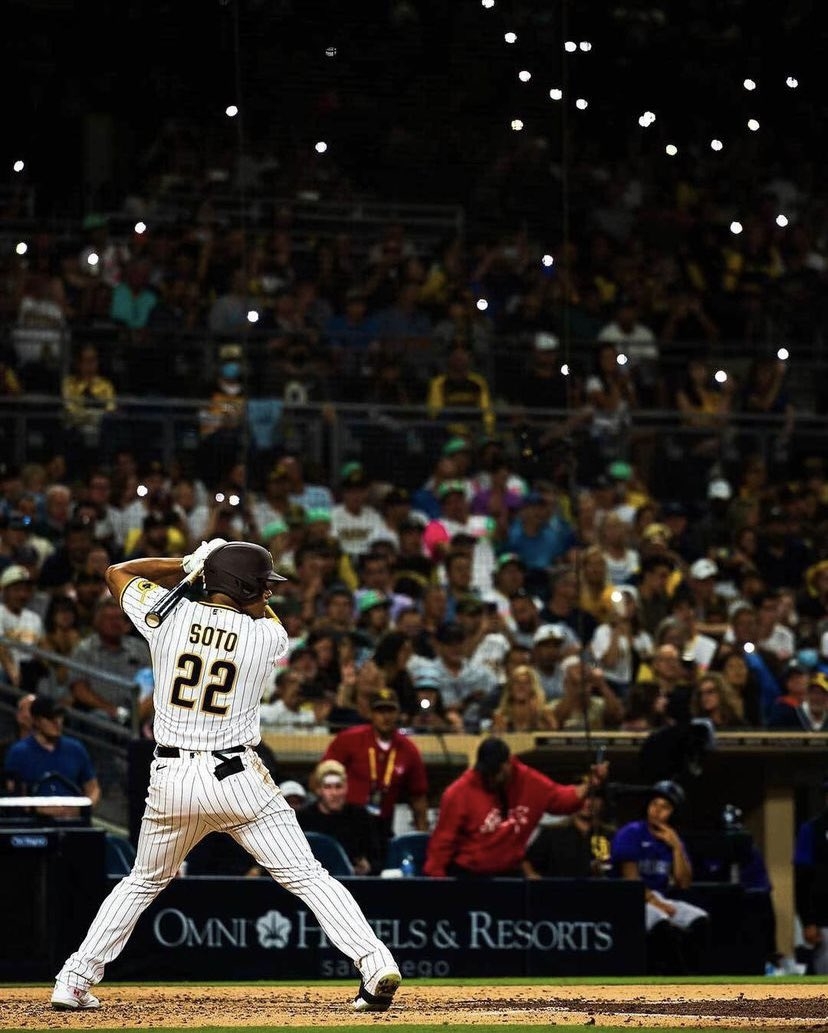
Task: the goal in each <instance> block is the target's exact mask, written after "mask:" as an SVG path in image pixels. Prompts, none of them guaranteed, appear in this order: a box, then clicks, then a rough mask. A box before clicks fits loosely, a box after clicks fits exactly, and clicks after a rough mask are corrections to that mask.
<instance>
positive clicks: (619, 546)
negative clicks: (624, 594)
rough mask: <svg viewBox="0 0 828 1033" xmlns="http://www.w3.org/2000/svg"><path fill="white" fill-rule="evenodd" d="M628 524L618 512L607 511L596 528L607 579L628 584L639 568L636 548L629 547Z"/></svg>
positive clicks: (620, 583)
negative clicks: (604, 561) (605, 565)
mask: <svg viewBox="0 0 828 1033" xmlns="http://www.w3.org/2000/svg"><path fill="white" fill-rule="evenodd" d="M629 538H630V525H629V524H628V523H626V522H625V521H624V520H623V519H622V518H621V516H619V514H618V513H607V515H606V516H605V517H604V520H603V523H602V524H601V525H600V527H599V529H598V543H599V545H600V546H601V552H602V553H603V556H604V559H605V560H606V564H607V580H608V581H609V582H610V583H611V584H613V585H626V584H629V583H630V582H631V581H632V579H633V578H634V576H635V575H636V574H637V573H638V571H639V569H640V564H641V561H640V558H639V555H638V550H637V549H632V548H630V545H629Z"/></svg>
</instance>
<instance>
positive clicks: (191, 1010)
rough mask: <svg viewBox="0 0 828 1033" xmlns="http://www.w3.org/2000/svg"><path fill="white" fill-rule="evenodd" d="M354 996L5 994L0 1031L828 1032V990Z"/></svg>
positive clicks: (284, 992) (330, 989)
mask: <svg viewBox="0 0 828 1033" xmlns="http://www.w3.org/2000/svg"><path fill="white" fill-rule="evenodd" d="M351 990H352V988H351V987H344V986H308V987H301V986H274V987H263V986H222V987H215V988H208V987H175V986H166V987H146V986H107V985H103V986H102V987H100V988H99V995H100V999H101V1009H100V1011H97V1012H88V1011H87V1012H79V1013H77V1014H67V1013H66V1012H56V1011H53V1010H52V1009H51V1008H50V1007H49V1003H48V999H49V990H47V989H45V988H39V989H38V988H35V987H22V988H4V992H3V994H2V998H0V1001H1V1002H2V1003H0V1028H2V1029H9V1028H17V1029H46V1028H54V1029H63V1028H72V1029H76V1028H80V1029H95V1028H97V1027H102V1026H106V1027H115V1028H118V1027H136V1026H140V1027H142V1028H145V1029H146V1028H151V1027H153V1026H239V1027H244V1026H339V1025H345V1024H346V1023H353V1022H357V1023H361V1022H365V1023H367V1024H371V1023H376V1022H389V1021H394V1022H395V1023H396V1024H398V1025H400V1024H405V1023H433V1024H438V1025H449V1026H451V1025H455V1024H457V1025H460V1024H463V1023H470V1024H475V1023H488V1024H493V1023H504V1024H508V1023H524V1024H528V1023H532V1024H538V1025H545V1026H555V1025H567V1024H573V1025H577V1024H588V1025H590V1026H592V1025H594V1026H595V1027H596V1028H600V1027H601V1026H611V1025H617V1026H620V1025H623V1026H626V1027H629V1028H631V1029H636V1028H652V1027H658V1026H674V1025H685V1024H686V1025H688V1026H689V1025H692V1026H694V1027H699V1026H720V1027H723V1028H727V1029H747V1028H748V1027H754V1028H764V1029H794V1030H796V1029H802V1030H826V1031H828V986H826V985H825V984H824V983H817V984H814V985H813V986H811V985H783V984H774V983H772V982H768V983H767V984H764V983H763V984H759V985H749V986H739V985H734V986H704V985H700V986H684V985H682V986H608V987H592V986H537V985H536V986H503V987H492V986H463V985H460V986H403V987H402V988H401V989H400V991H399V992H398V994H397V997H396V999H395V1002H394V1006H393V1008H391V1009H390V1010H389V1011H388V1012H386V1013H384V1014H382V1015H357V1014H355V1013H354V1012H352V1011H351V1010H350V1007H349V993H350V992H351Z"/></svg>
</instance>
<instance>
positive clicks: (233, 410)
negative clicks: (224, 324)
mask: <svg viewBox="0 0 828 1033" xmlns="http://www.w3.org/2000/svg"><path fill="white" fill-rule="evenodd" d="M246 407H247V396H246V393H245V390H244V385H243V383H242V367H241V363H240V362H238V361H237V360H236V359H235V358H233V359H225V360H224V361H222V363H221V365H220V366H219V371H218V378H217V380H216V384H215V387H214V389H213V392H212V394H211V395H210V402H209V404H208V405H207V406H206V407H205V408H203V409H201V410H200V411H199V414H198V421H199V433H200V435H201V445H200V449H199V458H200V462H199V468H200V473H201V476H202V479H203V480H205V481H207V482H209V481H210V480H211V474H212V472H213V471H215V470H224V469H228V468H229V467H230V466H231V465H232V463H233V461H234V460H235V458H236V457H237V456H238V455H239V454H240V453H241V452H242V451H243V450H242V447H241V446H242V440H243V434H244V418H245V411H246Z"/></svg>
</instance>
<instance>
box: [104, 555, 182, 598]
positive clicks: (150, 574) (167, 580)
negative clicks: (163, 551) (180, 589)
mask: <svg viewBox="0 0 828 1033" xmlns="http://www.w3.org/2000/svg"><path fill="white" fill-rule="evenodd" d="M181 563H182V561H181V559H180V557H167V556H146V557H142V558H140V559H134V560H124V561H123V563H113V564H112V566H111V567H107V568H106V574H105V575H104V576H105V577H106V586H107V588H108V589H109V591H110V592H111V593H112V595H113V596H114V597H115V598H116V599H120V598H121V596H122V595H123V594H124V589H125V588H126V586H127V585H128V584H129V583H130V581H132V580H133V579H134V578H136V577H140V578H144V580H145V581H152V582H153V583H154V584H156V585H161V587H162V588H172V587H173V586H174V585H177V584H178V582H179V581H180V580H181V578H182V577H183V576H184V568H183V567H182V565H181Z"/></svg>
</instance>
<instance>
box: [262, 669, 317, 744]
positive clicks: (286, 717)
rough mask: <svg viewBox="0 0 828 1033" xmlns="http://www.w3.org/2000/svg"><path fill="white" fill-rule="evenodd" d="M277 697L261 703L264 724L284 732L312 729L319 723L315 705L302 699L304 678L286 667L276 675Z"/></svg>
mask: <svg viewBox="0 0 828 1033" xmlns="http://www.w3.org/2000/svg"><path fill="white" fill-rule="evenodd" d="M275 681H276V698H275V699H273V700H272V701H271V702H269V703H262V705H261V719H262V725H263V726H265V727H268V728H274V729H278V730H279V731H282V732H288V731H298V730H300V729H306V730H307V729H310V728H313V727H314V725H316V724H317V720H316V714H315V712H314V709H313V706H312V705H311V704H310V703H307V702H305V701H304V700H303V699H302V680H301V678H300V677H299V675H298V674H297V673H296V672H295V671H291V670H290V669H289V668H285V669H284V670H282V671H280V672H279V673H278V674H277V675H276V679H275Z"/></svg>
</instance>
